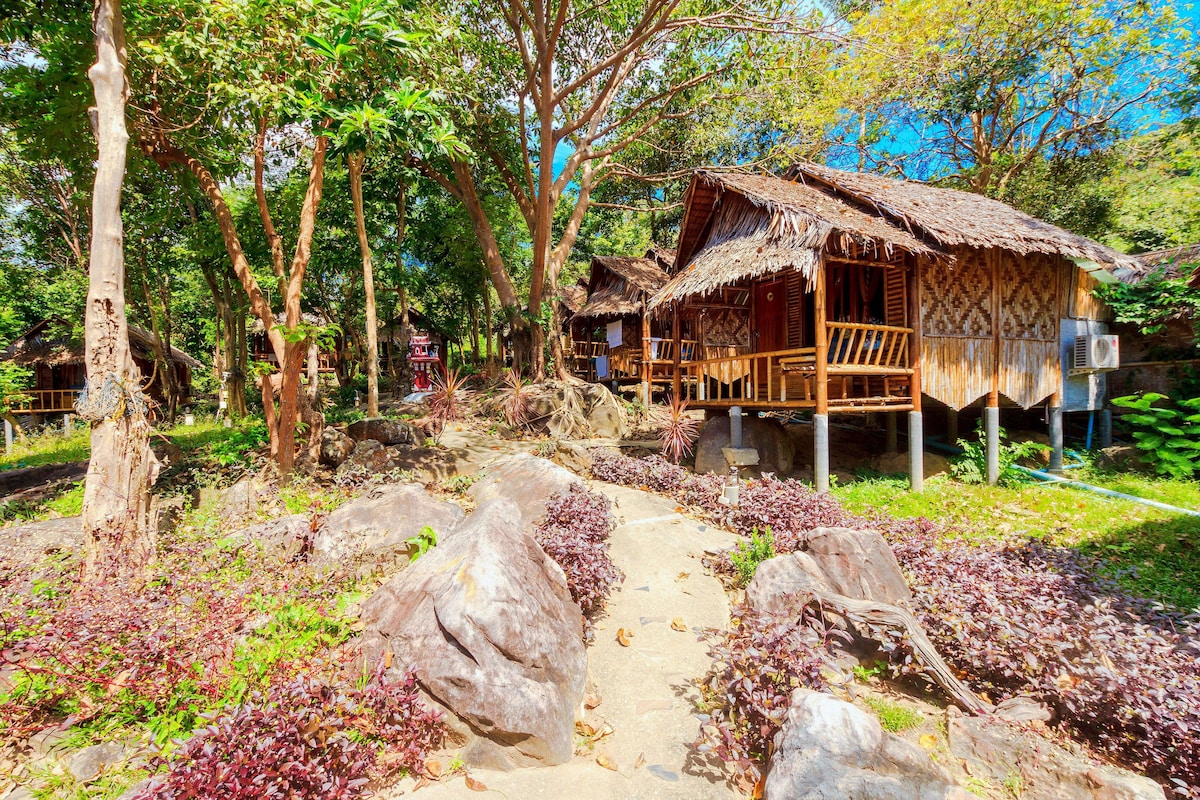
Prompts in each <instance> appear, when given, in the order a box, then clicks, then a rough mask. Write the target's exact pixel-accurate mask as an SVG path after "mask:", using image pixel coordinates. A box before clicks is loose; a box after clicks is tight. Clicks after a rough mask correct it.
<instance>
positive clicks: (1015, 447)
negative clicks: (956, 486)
mask: <svg viewBox="0 0 1200 800" xmlns="http://www.w3.org/2000/svg"><path fill="white" fill-rule="evenodd" d="M998 430H999V435H1000V449H999V453H998V456H999V462H1000V477H999V482H1000V485H1001V486H1017V485H1020V484H1022V483H1029V481H1030V477H1029V476H1028V475H1027V474H1025V473H1024V472H1022V471H1021V470H1020V469H1018V468H1017V465H1018V463H1020V462H1021V461H1024V460H1026V459H1029V458H1033V457H1034V456H1036V455H1037V454H1038V453H1041V452H1044V451H1046V450H1049V449H1050V448H1048V447H1047V446H1046V445H1044V444H1041V443H1040V442H1007V441H1005V439H1006V438H1007V434H1006V433H1005V431H1004V429H1003V428H1000V429H998ZM976 434H977V435H976V438H975V441H971V440H969V439H959V440H958V446H959V447H960V448H961V449H962V451H963V452H962V455H961V456H959V457H958V458H956V459H954V462H953V463H952V464H951V465H950V474H952V475H953V476H954V477H955V478H957V479H958V480H960V481H962V482H963V483H986V482H987V450H986V449H985V447H984V432H983V427H982V425H980V427H979V428H978V429H977V430H976Z"/></svg>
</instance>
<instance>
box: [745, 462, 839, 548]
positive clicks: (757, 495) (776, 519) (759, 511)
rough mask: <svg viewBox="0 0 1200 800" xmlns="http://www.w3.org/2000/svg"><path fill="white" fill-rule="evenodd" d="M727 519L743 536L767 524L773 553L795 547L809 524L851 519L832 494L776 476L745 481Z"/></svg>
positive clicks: (833, 523)
mask: <svg viewBox="0 0 1200 800" xmlns="http://www.w3.org/2000/svg"><path fill="white" fill-rule="evenodd" d="M729 521H730V524H731V527H732V528H733V529H734V530H735V531H737V532H738V533H741V534H742V535H743V536H745V535H748V534H749V532H751V531H754V530H763V529H765V528H770V529H771V533H772V534H773V536H774V540H775V552H777V553H792V552H795V551H796V550H799V549H800V548H801V536H802V535H803V534H804V533H805V532H807V531H810V530H812V529H813V528H836V527H841V526H853V525H854V523H855V520H854V519H853V518H852V517H851V516H850V515H849V514H847V513H846V510H845V509H844V508H843V507H842V504H841V503H840V502H838V499H837V498H836V497H834V496H833V495H831V494H820V493H818V492H816V491H814V490H812V489H810V488H809V487H808V486H805V485H804V484H803V483H800V482H799V481H793V480H783V481H781V480H778V479H776V478H762V479H760V480H755V481H749V482H748V483H747V484H746V485H745V486H744V487H742V490H741V492H740V493H739V495H738V506H737V508H735V509H733V511H732V513H731V514H730V520H729Z"/></svg>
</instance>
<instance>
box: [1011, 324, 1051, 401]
mask: <svg viewBox="0 0 1200 800" xmlns="http://www.w3.org/2000/svg"><path fill="white" fill-rule="evenodd" d="M1059 359H1060V352H1059V346H1058V341H1057V340H1056V341H1052V342H1044V341H1037V340H1034V339H1001V340H1000V367H1001V369H1000V394H1002V395H1004V396H1005V397H1007V398H1008V399H1009V400H1012V401H1013V402H1014V403H1016V404H1017V405H1019V406H1020V407H1021V408H1029V407H1030V406H1033V405H1036V404H1038V403H1040V402H1041V401H1043V400H1045V399H1046V398H1047V397H1049V396H1050V395H1052V394H1054V392H1056V391H1058V387H1059V384H1060V377H1059V376H1060V369H1061V365H1060V363H1059Z"/></svg>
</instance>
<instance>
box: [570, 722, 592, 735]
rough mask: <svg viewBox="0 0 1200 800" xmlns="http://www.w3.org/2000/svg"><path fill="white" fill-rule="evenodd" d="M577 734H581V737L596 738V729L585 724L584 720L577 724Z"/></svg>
mask: <svg viewBox="0 0 1200 800" xmlns="http://www.w3.org/2000/svg"><path fill="white" fill-rule="evenodd" d="M575 732H576V733H578V734H580V735H581V736H595V735H596V729H595V728H593V727H592V726H591V725H589V724H587V723H586V722H584V721H583V720H580V721H579V722H576V723H575Z"/></svg>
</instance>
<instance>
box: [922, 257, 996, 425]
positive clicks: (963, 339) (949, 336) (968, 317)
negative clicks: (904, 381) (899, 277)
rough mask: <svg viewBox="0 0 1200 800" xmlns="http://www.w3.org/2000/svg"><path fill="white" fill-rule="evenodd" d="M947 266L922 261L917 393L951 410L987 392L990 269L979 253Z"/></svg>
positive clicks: (989, 386)
mask: <svg viewBox="0 0 1200 800" xmlns="http://www.w3.org/2000/svg"><path fill="white" fill-rule="evenodd" d="M954 255H955V256H956V261H955V262H954V263H952V264H946V263H938V262H929V261H924V260H922V262H921V264H920V270H921V273H920V274H921V391H922V392H923V393H924V394H926V395H928V396H929V397H932V398H933V399H934V400H937V401H939V402H941V403H945V404H946V405H948V406H950V407H951V408H955V409H958V408H962V407H964V406H967V405H970V404H971V403H973V402H974V401H976V400H978V399H979V398H980V397H982V396H983V395H985V394H987V393H988V392H990V391H991V390H992V371H993V365H994V364H995V358H994V356H995V353H994V346H993V338H992V270H991V265H990V264H988V263H987V260H986V259H985V258H984V255H983V251H982V250H968V249H965V248H960V249H958V250H957V251H956V252H955V253H954Z"/></svg>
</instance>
